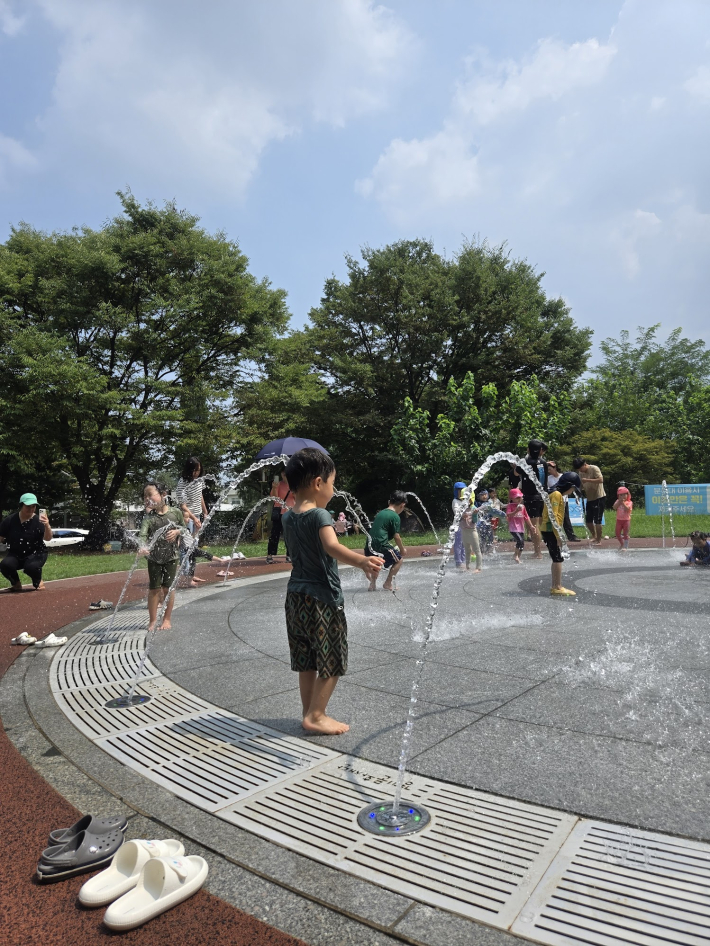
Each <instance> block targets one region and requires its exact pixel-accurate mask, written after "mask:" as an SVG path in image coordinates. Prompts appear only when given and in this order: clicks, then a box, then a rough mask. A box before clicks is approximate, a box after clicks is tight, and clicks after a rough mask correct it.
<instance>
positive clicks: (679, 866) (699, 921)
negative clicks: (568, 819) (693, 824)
mask: <svg viewBox="0 0 710 946" xmlns="http://www.w3.org/2000/svg"><path fill="white" fill-rule="evenodd" d="M512 931H513V932H514V933H518V934H519V935H521V936H525V937H527V938H529V939H534V940H536V941H538V942H541V943H548V944H550V946H573V944H574V946H579V944H580V943H591V944H599V946H616V944H619V946H621V944H623V946H669V944H687V946H690V944H692V946H700V944H701V943H705V944H707V943H708V942H710V845H707V844H700V843H698V842H694V841H686V840H684V839H682V838H672V837H668V836H665V835H662V834H653V833H651V832H648V831H631V830H629V829H626V828H622V827H618V826H615V825H608V824H604V823H603V822H594V821H585V822H580V824H578V825H577V827H576V828H575V829H574V831H573V832H572V834H571V835H570V837H569V839H568V841H567V842H566V843H565V845H564V846H563V847H562V850H561V851H560V853H559V855H558V856H557V858H556V859H555V861H554V862H553V864H552V865H551V867H550V869H549V870H548V871H547V873H546V875H545V877H544V878H543V880H542V883H541V884H540V885H539V887H538V889H537V890H535V892H534V893H533V895H532V897H531V898H530V900H529V902H528V903H527V904H526V906H525V908H524V909H523V911H522V912H521V914H520V916H519V917H518V919H517V920H516V922H515V923H514V925H513V927H512Z"/></svg>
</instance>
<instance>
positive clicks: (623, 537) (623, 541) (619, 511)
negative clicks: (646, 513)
mask: <svg viewBox="0 0 710 946" xmlns="http://www.w3.org/2000/svg"><path fill="white" fill-rule="evenodd" d="M614 509H615V510H616V541H617V542H618V543H619V551H620V552H625V551H626V550H627V549H628V547H629V527H630V526H631V513H632V512H633V509H634V504H633V502H632V501H631V493H630V492H629V491H628V489H627V488H626V487H625V486H620V487H619V488H618V489H617V491H616V502H615V503H614Z"/></svg>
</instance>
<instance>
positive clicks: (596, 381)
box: [572, 325, 710, 482]
mask: <svg viewBox="0 0 710 946" xmlns="http://www.w3.org/2000/svg"><path fill="white" fill-rule="evenodd" d="M659 329H660V325H652V326H651V327H650V328H642V327H639V329H638V330H637V336H636V339H635V341H634V342H632V341H631V338H630V333H629V332H627V331H623V332H621V333H620V336H619V339H613V338H607V339H605V340H604V341H603V342H602V343H601V345H600V348H601V351H602V354H603V356H604V357H603V360H602V362H601V363H600V364H599V366H598V367H596V368H595V369H594V377H592V378H591V379H590V380H589V381H587V382H585V383H584V384H582V385H581V386H580V387H579V389H578V390H577V391H576V397H575V401H576V409H575V412H574V416H573V423H572V427H573V429H574V430H577V431H587V430H589V429H595V428H606V429H609V430H612V431H617V432H621V431H628V430H633V431H636V433H638V434H641V435H643V436H646V437H648V438H650V439H651V440H664V441H668V442H670V443H671V444H672V445H673V448H674V449H673V455H674V458H675V459H674V466H673V468H672V471H669V470H666V474H668V473H669V472H672V473H673V474H675V477H676V478H677V479H679V480H685V481H691V482H698V481H707V480H708V478H710V457H708V453H707V448H706V444H707V442H708V435H710V385H709V384H708V382H709V381H710V351H708V350H707V349H706V347H705V343H704V342H703V341H701V340H698V341H690V340H689V339H687V338H684V337H683V335H682V329H674V330H673V331H672V332H671V333H670V334H669V335H668V337H667V338H666V339H665V340H659V338H658V333H659Z"/></svg>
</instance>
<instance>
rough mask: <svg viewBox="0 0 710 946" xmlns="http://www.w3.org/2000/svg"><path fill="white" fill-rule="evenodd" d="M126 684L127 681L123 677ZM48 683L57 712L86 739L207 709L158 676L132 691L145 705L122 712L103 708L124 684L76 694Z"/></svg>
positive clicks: (204, 703) (117, 694)
mask: <svg viewBox="0 0 710 946" xmlns="http://www.w3.org/2000/svg"><path fill="white" fill-rule="evenodd" d="M146 668H147V670H148V672H153V671H155V667H154V666H152V665H150V663H147V664H146ZM127 680H130V677H127ZM51 683H52V690H53V691H54V698H55V699H56V701H57V703H58V704H59V707H60V709H61V710H62V711H63V712H64V713H65V714H66V715H67V716H68V717H69V718H70V719H71V721H72V723H73V724H74V725H75V726H76V728H77V729H79V730H81V732H83V733H84V734H85V735H86V736H88V737H89V738H90V739H98V738H100V737H101V736H109V735H111V734H112V733H118V732H123V731H125V730H128V729H136V728H138V727H139V726H150V725H155V724H157V723H164V722H167V721H168V720H177V719H181V718H183V717H185V716H193V715H195V714H196V713H203V712H205V710H208V709H211V705H210V704H209V703H206V702H205V701H204V700H201V699H200V698H199V697H197V696H193V694H192V693H189V692H188V691H187V690H183V689H182V687H179V686H177V685H176V684H174V683H172V682H171V681H170V680H168V679H167V678H166V677H161V676H156V677H154V678H153V679H148V680H146V681H145V682H141V683H139V684H138V686H137V687H136V693H144V694H147V695H148V696H150V697H151V700H150V702H149V703H146V704H144V705H142V706H137V707H135V708H133V709H122V710H112V709H107V708H106V707H105V704H106V702H107V701H108V700H112V699H116V697H119V696H123V694H124V693H125V691H126V686H127V683H126V682H122V683H109V684H105V685H103V686H95V687H86V688H84V689H78V690H60V689H59V687H58V683H57V678H56V677H53V679H52V681H51Z"/></svg>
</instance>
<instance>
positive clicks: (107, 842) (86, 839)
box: [37, 828, 124, 883]
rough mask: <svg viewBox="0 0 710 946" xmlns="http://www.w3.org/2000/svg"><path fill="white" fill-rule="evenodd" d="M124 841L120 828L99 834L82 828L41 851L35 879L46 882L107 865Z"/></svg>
mask: <svg viewBox="0 0 710 946" xmlns="http://www.w3.org/2000/svg"><path fill="white" fill-rule="evenodd" d="M123 841H124V838H123V832H122V831H121V829H120V828H116V829H115V830H114V831H111V832H108V833H106V834H99V835H94V834H89V833H88V831H81V832H80V833H79V834H77V835H75V836H74V837H73V838H71V839H70V840H69V841H67V843H66V844H62V845H54V846H53V847H49V848H47V849H46V851H44V852H43V853H42V857H41V858H40V861H39V864H38V865H37V879H38V880H40V881H42V882H43V883H48V882H51V881H54V880H64V879H65V878H66V877H73V876H74V875H75V874H83V873H84V872H85V871H89V870H96V868H97V867H106V866H108V864H110V863H111V861H112V860H113V856H114V854H115V853H116V851H117V850H118V849H119V848H120V847H121V845H122V844H123Z"/></svg>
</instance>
